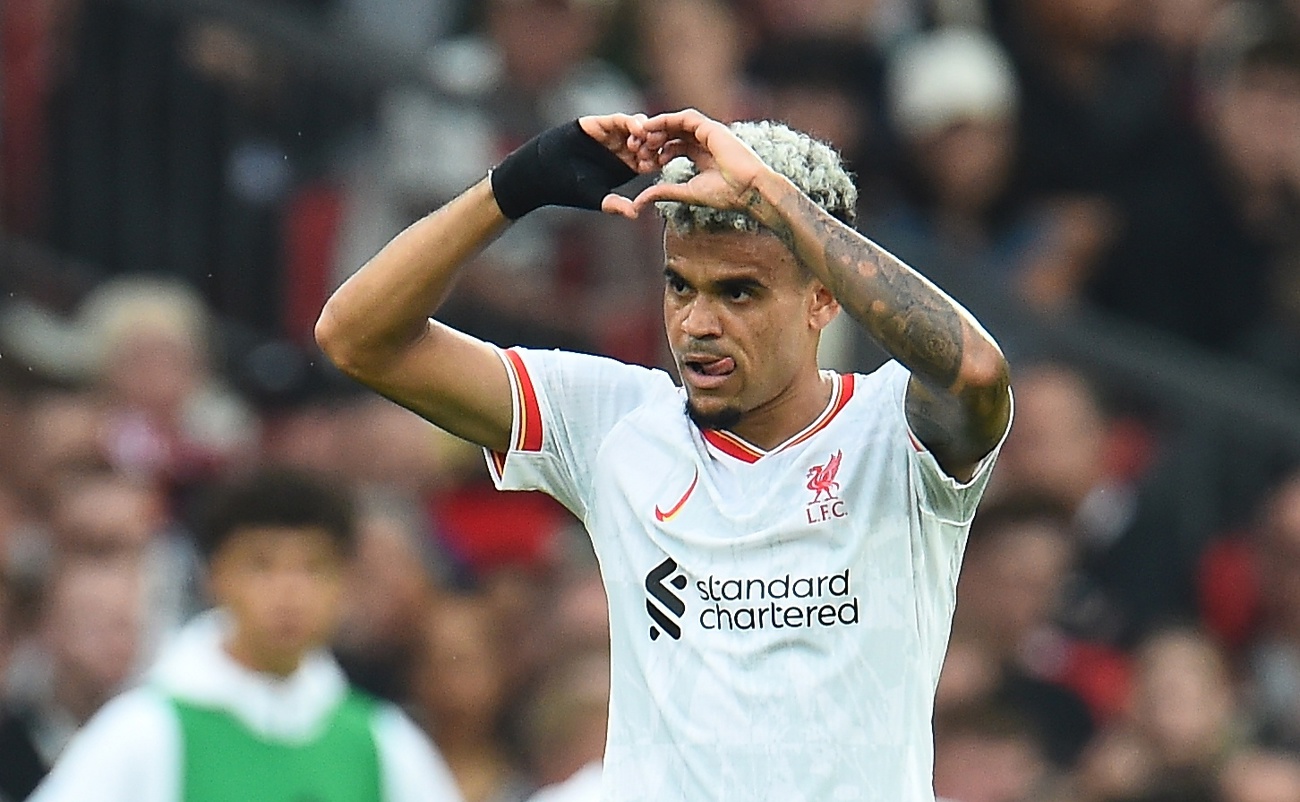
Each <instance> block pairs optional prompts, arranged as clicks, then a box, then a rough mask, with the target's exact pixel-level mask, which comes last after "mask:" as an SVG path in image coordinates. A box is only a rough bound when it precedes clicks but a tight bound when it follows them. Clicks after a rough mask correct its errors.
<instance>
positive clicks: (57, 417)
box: [16, 395, 105, 504]
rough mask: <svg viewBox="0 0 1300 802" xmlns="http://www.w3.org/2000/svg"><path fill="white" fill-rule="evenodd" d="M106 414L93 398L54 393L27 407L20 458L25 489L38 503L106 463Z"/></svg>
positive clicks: (47, 501)
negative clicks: (103, 438) (103, 441)
mask: <svg viewBox="0 0 1300 802" xmlns="http://www.w3.org/2000/svg"><path fill="white" fill-rule="evenodd" d="M102 425H103V415H102V414H101V412H100V409H99V407H98V406H97V405H96V404H95V403H94V402H92V401H91V400H90V399H89V398H87V397H85V396H80V395H53V396H46V397H43V398H39V399H37V400H36V401H34V402H33V403H32V404H31V406H30V407H29V408H28V409H27V412H26V414H25V415H24V417H23V426H22V431H23V432H24V433H25V435H26V438H25V439H24V440H23V441H22V442H23V445H24V447H23V448H22V449H21V450H20V451H19V452H18V454H17V455H16V456H17V457H18V459H19V460H20V464H21V468H22V469H21V473H20V476H22V479H23V485H24V489H25V490H26V491H28V492H29V493H30V494H31V495H32V497H33V498H35V499H36V500H37V501H38V503H41V504H47V503H49V502H50V501H51V500H52V498H53V496H54V494H55V492H56V490H57V488H58V487H59V486H60V485H62V484H63V483H65V482H66V481H68V480H69V479H71V478H74V477H76V476H78V475H80V474H82V473H84V472H85V471H87V470H91V469H98V468H101V467H103V465H104V464H105V456H104V451H103V448H102V447H101V443H100V435H101V429H102Z"/></svg>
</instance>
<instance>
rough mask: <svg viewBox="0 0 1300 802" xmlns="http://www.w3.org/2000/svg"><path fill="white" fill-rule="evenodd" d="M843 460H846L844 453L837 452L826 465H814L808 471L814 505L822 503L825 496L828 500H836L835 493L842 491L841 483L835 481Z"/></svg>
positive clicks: (809, 487)
mask: <svg viewBox="0 0 1300 802" xmlns="http://www.w3.org/2000/svg"><path fill="white" fill-rule="evenodd" d="M842 459H844V452H843V451H836V452H835V454H834V455H833V456H832V457H831V458H830V459H829V460H827V461H826V464H825V465H814V466H812V467H811V468H809V469H808V489H809V490H811V491H813V500H812V503H814V504H815V503H816V502H818V501H821V500H822V496H823V495H824V496H825V497H826V498H827V499H833V498H835V491H836V490H839V489H840V483H839V482H837V481H835V474H837V473H839V470H840V460H842Z"/></svg>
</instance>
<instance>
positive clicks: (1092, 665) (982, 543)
mask: <svg viewBox="0 0 1300 802" xmlns="http://www.w3.org/2000/svg"><path fill="white" fill-rule="evenodd" d="M1074 552H1075V547H1074V544H1073V542H1072V539H1071V537H1070V532H1069V517H1068V515H1067V514H1066V513H1065V512H1064V511H1063V509H1062V508H1061V507H1060V506H1059V505H1056V504H1054V503H1052V502H1050V501H1046V500H1040V499H1035V498H1032V497H1029V498H1010V499H1004V500H1002V501H1001V502H1000V503H998V504H992V505H988V506H986V508H985V509H983V510H981V512H980V514H979V515H978V516H977V517H976V519H975V523H973V524H972V525H971V534H970V539H969V543H968V545H967V548H966V556H965V558H964V560H963V566H962V572H961V578H960V579H959V581H958V584H957V601H958V604H957V613H956V620H955V621H954V624H953V626H954V629H955V630H957V631H958V632H964V633H966V636H967V637H968V638H971V639H973V640H976V641H977V642H978V643H980V644H981V645H982V646H983V647H984V649H985V650H986V651H985V654H986V655H987V658H988V659H989V661H990V666H991V668H992V670H993V672H995V673H994V676H995V677H996V679H992V680H991V682H989V685H990V686H991V687H989V688H988V689H987V692H986V694H984V698H988V699H992V698H997V699H998V700H1000V701H1001V702H1002V703H1003V704H1005V705H1006V706H1007V707H1008V708H1009V709H1010V710H1012V711H1014V712H1016V713H1017V714H1018V715H1020V716H1022V717H1023V718H1024V719H1025V720H1026V721H1027V722H1028V723H1029V724H1030V725H1032V726H1034V727H1036V728H1037V730H1038V733H1039V736H1038V737H1039V740H1040V743H1041V747H1042V750H1043V754H1044V756H1045V757H1046V758H1048V759H1049V760H1051V761H1052V762H1053V763H1054V764H1055V765H1057V766H1059V767H1061V768H1068V767H1070V766H1072V765H1073V764H1074V762H1075V761H1076V760H1077V759H1078V756H1079V754H1080V752H1081V751H1082V749H1083V746H1084V744H1085V743H1086V742H1087V740H1088V739H1089V738H1090V737H1091V735H1092V730H1093V719H1092V716H1091V715H1090V714H1089V710H1088V708H1087V707H1086V706H1085V704H1084V698H1082V697H1081V695H1080V693H1081V692H1084V693H1086V692H1089V691H1091V692H1093V693H1094V694H1095V695H1097V696H1101V697H1102V698H1103V699H1104V698H1105V696H1104V695H1105V693H1107V692H1109V693H1111V694H1112V695H1113V694H1114V693H1115V691H1110V690H1109V689H1098V688H1092V687H1088V686H1086V685H1084V684H1083V683H1082V682H1081V680H1083V679H1085V678H1086V679H1092V678H1093V677H1095V676H1097V675H1099V674H1101V673H1102V672H1101V671H1098V670H1097V669H1098V668H1099V667H1098V666H1097V665H1096V659H1095V657H1094V656H1093V652H1092V651H1090V650H1088V649H1087V648H1080V645H1079V644H1076V643H1075V642H1074V641H1073V639H1070V638H1068V637H1066V636H1065V635H1064V634H1063V633H1061V632H1060V631H1059V630H1058V629H1057V628H1056V626H1055V622H1054V615H1055V613H1056V610H1057V608H1058V605H1059V604H1060V603H1061V601H1062V600H1063V594H1062V592H1061V590H1062V588H1063V587H1064V586H1065V585H1066V584H1067V579H1068V578H1069V576H1070V573H1071V571H1072V568H1073V563H1074ZM1101 667H1102V668H1105V667H1107V666H1104V665H1103V666H1101ZM957 668H961V666H957ZM967 675H968V676H971V672H970V671H967ZM1072 682H1073V683H1075V684H1076V686H1077V687H1076V688H1072V687H1070V683H1072ZM1118 692H1119V693H1121V694H1122V693H1123V692H1124V689H1123V688H1122V687H1121V688H1120V689H1119V691H1118ZM977 698H978V697H977ZM1097 707H1098V708H1104V702H1099V703H1098V704H1097Z"/></svg>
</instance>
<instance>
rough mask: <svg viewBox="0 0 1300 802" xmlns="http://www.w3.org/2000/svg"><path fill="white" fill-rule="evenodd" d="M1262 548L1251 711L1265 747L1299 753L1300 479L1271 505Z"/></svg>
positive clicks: (1251, 671)
mask: <svg viewBox="0 0 1300 802" xmlns="http://www.w3.org/2000/svg"><path fill="white" fill-rule="evenodd" d="M1257 549H1258V556H1257V560H1256V570H1257V571H1258V573H1259V593H1260V605H1261V607H1262V610H1261V613H1262V617H1263V620H1262V622H1261V627H1260V628H1259V630H1258V631H1257V633H1256V635H1255V638H1254V642H1253V644H1252V645H1251V647H1250V648H1249V654H1248V658H1247V665H1248V669H1249V686H1250V689H1251V697H1252V698H1251V699H1250V709H1251V713H1252V715H1253V717H1254V718H1255V719H1256V721H1257V722H1258V726H1259V728H1260V735H1261V737H1262V739H1263V740H1264V742H1265V743H1266V744H1269V745H1276V746H1279V747H1282V748H1287V749H1292V750H1295V749H1300V475H1298V474H1292V475H1291V476H1290V477H1289V478H1288V479H1286V480H1285V481H1283V482H1282V483H1281V484H1280V485H1279V486H1278V488H1277V489H1276V490H1274V492H1273V493H1272V495H1271V496H1270V497H1269V499H1268V500H1267V501H1266V503H1265V505H1264V514H1263V515H1262V516H1261V522H1260V527H1259V533H1258V536H1257Z"/></svg>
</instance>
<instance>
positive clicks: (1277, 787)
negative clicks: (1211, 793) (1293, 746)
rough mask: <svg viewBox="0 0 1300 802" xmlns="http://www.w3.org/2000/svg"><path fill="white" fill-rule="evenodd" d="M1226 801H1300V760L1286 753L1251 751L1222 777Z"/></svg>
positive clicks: (1231, 764) (1233, 761)
mask: <svg viewBox="0 0 1300 802" xmlns="http://www.w3.org/2000/svg"><path fill="white" fill-rule="evenodd" d="M1219 794H1220V798H1221V799H1222V800H1223V802H1290V801H1291V800H1294V799H1300V760H1297V759H1296V757H1295V755H1293V754H1286V753H1282V752H1265V751H1260V750H1247V751H1245V752H1242V753H1241V754H1238V755H1236V756H1234V757H1233V758H1231V759H1230V760H1229V761H1228V762H1227V764H1226V765H1225V766H1224V767H1223V771H1222V773H1220V775H1219Z"/></svg>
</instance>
